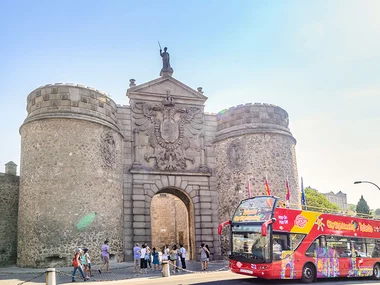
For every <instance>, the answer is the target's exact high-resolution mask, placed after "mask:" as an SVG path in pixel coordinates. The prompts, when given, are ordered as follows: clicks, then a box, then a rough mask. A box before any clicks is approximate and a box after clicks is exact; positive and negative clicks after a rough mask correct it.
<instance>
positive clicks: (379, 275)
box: [372, 263, 380, 280]
mask: <svg viewBox="0 0 380 285" xmlns="http://www.w3.org/2000/svg"><path fill="white" fill-rule="evenodd" d="M372 279H375V280H380V264H379V263H376V264H375V265H374V266H373V274H372Z"/></svg>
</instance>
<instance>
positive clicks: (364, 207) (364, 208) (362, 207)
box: [356, 195, 371, 217]
mask: <svg viewBox="0 0 380 285" xmlns="http://www.w3.org/2000/svg"><path fill="white" fill-rule="evenodd" d="M356 213H358V216H359V217H366V216H368V215H369V214H370V213H371V210H370V208H369V206H368V204H367V201H366V200H364V198H363V195H362V196H361V197H360V200H359V202H358V204H357V205H356Z"/></svg>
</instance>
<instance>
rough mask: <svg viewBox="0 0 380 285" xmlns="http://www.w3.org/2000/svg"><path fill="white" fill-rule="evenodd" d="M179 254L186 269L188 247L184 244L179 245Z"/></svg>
mask: <svg viewBox="0 0 380 285" xmlns="http://www.w3.org/2000/svg"><path fill="white" fill-rule="evenodd" d="M179 256H180V258H181V263H182V268H183V269H186V249H185V248H184V247H183V244H180V245H179Z"/></svg>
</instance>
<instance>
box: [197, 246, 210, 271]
mask: <svg viewBox="0 0 380 285" xmlns="http://www.w3.org/2000/svg"><path fill="white" fill-rule="evenodd" d="M199 253H200V254H201V266H202V270H206V269H207V253H208V254H210V252H209V250H208V249H207V247H205V244H204V243H202V244H201V247H200V248H199Z"/></svg>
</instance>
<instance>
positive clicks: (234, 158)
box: [227, 140, 244, 168]
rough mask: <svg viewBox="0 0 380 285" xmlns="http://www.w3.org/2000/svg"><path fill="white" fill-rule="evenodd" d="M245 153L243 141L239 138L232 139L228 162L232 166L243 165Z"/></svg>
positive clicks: (228, 150)
mask: <svg viewBox="0 0 380 285" xmlns="http://www.w3.org/2000/svg"><path fill="white" fill-rule="evenodd" d="M243 154H244V149H243V145H242V144H241V142H240V141H238V140H234V141H232V142H231V143H230V145H229V146H228V149H227V156H228V162H229V164H230V166H231V167H238V168H241V167H242V166H243V160H242V155H243Z"/></svg>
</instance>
